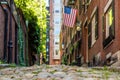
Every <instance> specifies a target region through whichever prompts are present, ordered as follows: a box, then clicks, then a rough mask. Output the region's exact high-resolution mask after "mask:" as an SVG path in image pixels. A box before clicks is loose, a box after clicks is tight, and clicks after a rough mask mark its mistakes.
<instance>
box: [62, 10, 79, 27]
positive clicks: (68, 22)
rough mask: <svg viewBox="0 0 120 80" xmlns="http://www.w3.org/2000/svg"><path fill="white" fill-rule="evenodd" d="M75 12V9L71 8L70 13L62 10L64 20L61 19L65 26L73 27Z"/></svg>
mask: <svg viewBox="0 0 120 80" xmlns="http://www.w3.org/2000/svg"><path fill="white" fill-rule="evenodd" d="M65 10H66V9H65ZM66 12H67V11H66ZM76 14H77V10H76V9H71V12H70V14H67V13H65V12H64V15H63V16H64V20H63V21H64V22H63V24H64V25H65V26H69V27H73V26H74V24H75V20H76Z"/></svg>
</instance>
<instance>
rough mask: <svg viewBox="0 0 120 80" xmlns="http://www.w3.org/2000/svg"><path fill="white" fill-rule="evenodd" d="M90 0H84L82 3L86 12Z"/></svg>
mask: <svg viewBox="0 0 120 80" xmlns="http://www.w3.org/2000/svg"><path fill="white" fill-rule="evenodd" d="M90 2H91V0H85V3H84V5H85V12H87V9H88V6H89V4H90Z"/></svg>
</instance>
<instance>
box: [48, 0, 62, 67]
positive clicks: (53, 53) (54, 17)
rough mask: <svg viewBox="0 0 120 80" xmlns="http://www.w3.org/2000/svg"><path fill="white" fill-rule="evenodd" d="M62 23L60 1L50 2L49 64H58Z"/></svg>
mask: <svg viewBox="0 0 120 80" xmlns="http://www.w3.org/2000/svg"><path fill="white" fill-rule="evenodd" d="M61 23H62V0H50V53H49V54H50V58H49V60H50V62H49V63H50V64H52V65H55V64H60V60H61V59H60V49H59V45H60V40H59V36H60V28H61V25H62V24H61Z"/></svg>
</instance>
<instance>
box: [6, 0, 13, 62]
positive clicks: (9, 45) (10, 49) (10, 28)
mask: <svg viewBox="0 0 120 80" xmlns="http://www.w3.org/2000/svg"><path fill="white" fill-rule="evenodd" d="M12 4H13V0H10V24H9V25H10V26H9V42H8V61H7V62H8V63H12V51H13V41H12Z"/></svg>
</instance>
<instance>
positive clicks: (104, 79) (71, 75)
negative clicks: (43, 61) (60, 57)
mask: <svg viewBox="0 0 120 80" xmlns="http://www.w3.org/2000/svg"><path fill="white" fill-rule="evenodd" d="M0 80H120V73H119V72H113V71H108V70H107V69H106V68H104V69H103V70H97V69H93V68H83V67H77V66H65V65H58V66H52V65H41V66H37V65H34V66H31V67H11V68H4V69H1V70H0Z"/></svg>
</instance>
